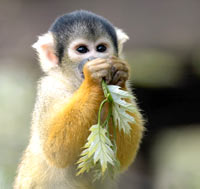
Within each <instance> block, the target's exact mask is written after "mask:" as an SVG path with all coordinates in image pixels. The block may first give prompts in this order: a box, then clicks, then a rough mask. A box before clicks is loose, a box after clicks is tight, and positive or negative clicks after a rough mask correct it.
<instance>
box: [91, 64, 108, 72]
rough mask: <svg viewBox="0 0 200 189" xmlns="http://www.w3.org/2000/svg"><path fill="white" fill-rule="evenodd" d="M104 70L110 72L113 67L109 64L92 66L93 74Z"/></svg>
mask: <svg viewBox="0 0 200 189" xmlns="http://www.w3.org/2000/svg"><path fill="white" fill-rule="evenodd" d="M103 69H106V70H110V69H111V65H110V64H108V63H102V64H97V65H92V66H91V70H92V71H93V72H96V71H100V70H103Z"/></svg>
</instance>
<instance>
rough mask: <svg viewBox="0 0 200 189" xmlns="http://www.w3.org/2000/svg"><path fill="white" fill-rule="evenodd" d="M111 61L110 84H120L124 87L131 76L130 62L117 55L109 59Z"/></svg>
mask: <svg viewBox="0 0 200 189" xmlns="http://www.w3.org/2000/svg"><path fill="white" fill-rule="evenodd" d="M109 61H110V62H111V65H112V67H111V80H110V82H109V84H111V85H119V86H121V87H122V88H124V87H125V82H126V80H127V79H128V78H129V67H128V64H127V63H126V62H125V61H124V60H121V59H119V58H117V57H112V58H110V59H109Z"/></svg>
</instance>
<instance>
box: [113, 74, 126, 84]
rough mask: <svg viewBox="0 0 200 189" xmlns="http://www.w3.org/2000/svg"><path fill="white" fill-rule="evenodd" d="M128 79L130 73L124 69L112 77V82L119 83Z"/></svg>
mask: <svg viewBox="0 0 200 189" xmlns="http://www.w3.org/2000/svg"><path fill="white" fill-rule="evenodd" d="M127 79H128V73H127V72H124V71H117V72H116V73H115V75H114V76H113V78H112V82H111V83H112V84H114V85H115V84H117V83H118V82H119V81H126V80H127Z"/></svg>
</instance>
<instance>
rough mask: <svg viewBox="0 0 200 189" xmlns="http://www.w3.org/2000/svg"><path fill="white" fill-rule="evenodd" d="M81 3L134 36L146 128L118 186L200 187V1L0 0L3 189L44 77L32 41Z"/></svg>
mask: <svg viewBox="0 0 200 189" xmlns="http://www.w3.org/2000/svg"><path fill="white" fill-rule="evenodd" d="M76 9H86V10H90V11H93V12H95V13H97V14H100V15H102V16H104V17H106V18H108V19H109V20H110V21H111V22H112V23H113V24H114V25H116V26H117V27H119V28H122V29H123V30H124V31H125V32H126V33H127V34H128V35H129V36H130V40H129V41H128V43H127V44H126V45H125V55H126V58H127V60H128V61H129V64H130V65H131V68H132V75H131V81H132V83H133V87H134V89H133V91H134V93H135V95H136V96H137V98H138V103H139V105H140V107H141V109H142V111H143V115H144V116H145V118H146V120H147V123H146V128H147V131H146V133H145V137H144V140H143V143H142V145H141V149H140V152H139V154H138V157H137V160H136V162H135V163H134V164H133V165H132V166H131V167H130V169H129V170H128V172H126V174H125V175H124V176H123V177H122V178H121V180H120V182H119V185H120V187H119V188H122V187H123V188H125V189H132V188H133V189H154V188H155V189H168V188H170V189H199V188H200V181H199V178H200V162H199V161H200V127H199V125H200V116H199V113H200V111H199V107H200V99H199V97H200V1H199V0H190V1H189V0H168V1H159V0H151V1H147V0H123V1H116V0H110V1H104V0H101V1H92V0H84V1H83V0H82V1H81V0H74V1H68V0H58V1H53V0H52V1H50V0H43V1H39V0H8V1H6V0H0V189H9V188H11V186H12V182H13V179H14V176H15V172H16V167H17V164H18V162H19V159H20V157H21V155H22V151H23V150H24V149H25V146H26V145H27V143H28V138H29V129H30V121H31V112H32V109H33V105H34V101H35V93H36V82H37V80H38V79H39V77H40V76H41V75H42V73H41V71H40V69H39V66H38V64H37V60H36V55H35V52H34V51H33V49H32V48H31V45H32V44H33V43H34V42H35V41H36V39H37V37H36V36H38V35H41V34H43V33H45V32H46V31H47V30H48V28H49V26H50V24H51V23H52V22H53V21H54V19H55V18H56V17H57V16H59V15H62V14H64V13H66V12H70V11H73V10H76Z"/></svg>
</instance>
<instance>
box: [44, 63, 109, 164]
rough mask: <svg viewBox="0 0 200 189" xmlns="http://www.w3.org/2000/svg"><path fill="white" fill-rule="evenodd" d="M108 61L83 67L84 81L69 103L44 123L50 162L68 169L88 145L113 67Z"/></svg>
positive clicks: (53, 113) (47, 155)
mask: <svg viewBox="0 0 200 189" xmlns="http://www.w3.org/2000/svg"><path fill="white" fill-rule="evenodd" d="M104 62H106V61H105V60H101V59H99V60H98V59H97V60H93V61H90V63H89V64H86V65H85V66H84V75H85V80H84V81H83V83H82V84H81V86H80V88H79V89H78V90H77V91H76V92H75V93H74V94H73V96H72V97H71V98H70V100H69V102H68V103H67V104H63V105H62V107H60V108H59V111H53V110H52V112H51V115H53V116H52V117H51V116H50V118H49V119H48V121H46V123H45V127H46V128H47V136H46V140H45V141H44V143H43V145H44V146H43V149H44V153H45V155H46V157H47V159H48V160H49V162H50V163H52V164H54V165H56V166H57V167H66V166H67V165H70V164H73V163H75V161H76V160H77V158H78V155H79V154H80V152H81V150H82V149H81V148H82V147H83V146H84V144H85V143H86V140H87V137H88V135H89V128H90V127H91V126H92V125H93V124H96V122H97V114H98V109H99V105H100V103H101V101H102V100H103V98H104V95H103V91H102V88H101V84H100V83H101V81H100V80H101V79H102V77H106V75H107V70H109V69H110V65H109V64H108V63H104Z"/></svg>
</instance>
